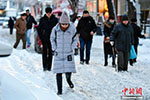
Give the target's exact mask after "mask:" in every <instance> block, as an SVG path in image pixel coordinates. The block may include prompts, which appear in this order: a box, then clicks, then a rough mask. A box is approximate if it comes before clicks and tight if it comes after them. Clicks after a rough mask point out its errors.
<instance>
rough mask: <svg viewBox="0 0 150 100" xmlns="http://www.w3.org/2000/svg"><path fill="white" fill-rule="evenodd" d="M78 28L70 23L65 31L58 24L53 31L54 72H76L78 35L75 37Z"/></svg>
mask: <svg viewBox="0 0 150 100" xmlns="http://www.w3.org/2000/svg"><path fill="white" fill-rule="evenodd" d="M75 33H76V28H75V26H74V24H73V23H70V26H69V28H68V29H67V30H66V31H65V32H64V31H62V29H61V28H60V25H59V24H57V25H56V26H55V27H54V28H53V30H52V33H51V44H52V49H53V51H55V54H54V67H53V71H54V73H66V72H76V70H75V62H74V53H73V51H74V49H75V48H76V45H77V36H75V37H74V35H75Z"/></svg>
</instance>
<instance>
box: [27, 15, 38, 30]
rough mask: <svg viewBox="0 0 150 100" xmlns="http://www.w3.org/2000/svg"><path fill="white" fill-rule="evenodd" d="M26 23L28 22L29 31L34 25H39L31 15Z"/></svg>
mask: <svg viewBox="0 0 150 100" xmlns="http://www.w3.org/2000/svg"><path fill="white" fill-rule="evenodd" d="M26 21H27V29H31V28H32V24H33V23H34V24H35V25H36V24H37V22H36V21H35V19H34V18H33V16H31V15H29V16H27V18H26Z"/></svg>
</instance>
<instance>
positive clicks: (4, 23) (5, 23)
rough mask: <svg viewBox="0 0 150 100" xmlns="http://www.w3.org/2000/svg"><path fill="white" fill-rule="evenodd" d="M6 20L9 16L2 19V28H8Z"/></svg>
mask: <svg viewBox="0 0 150 100" xmlns="http://www.w3.org/2000/svg"><path fill="white" fill-rule="evenodd" d="M8 21H9V17H5V18H4V21H3V24H2V27H3V28H8Z"/></svg>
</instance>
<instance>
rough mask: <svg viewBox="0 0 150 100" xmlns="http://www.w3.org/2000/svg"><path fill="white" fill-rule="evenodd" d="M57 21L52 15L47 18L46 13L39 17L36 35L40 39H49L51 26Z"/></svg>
mask: <svg viewBox="0 0 150 100" xmlns="http://www.w3.org/2000/svg"><path fill="white" fill-rule="evenodd" d="M57 23H58V19H57V18H56V17H55V16H54V15H52V16H51V17H50V18H48V17H47V16H46V15H44V17H42V18H41V19H40V23H39V26H38V35H39V37H40V39H41V40H42V41H44V42H46V41H50V34H51V31H52V28H53V27H54V26H55V25H56V24H57Z"/></svg>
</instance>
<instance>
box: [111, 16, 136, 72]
mask: <svg viewBox="0 0 150 100" xmlns="http://www.w3.org/2000/svg"><path fill="white" fill-rule="evenodd" d="M111 40H114V42H115V43H114V44H115V48H116V50H117V53H118V67H117V68H118V69H117V70H118V71H127V70H128V61H129V54H130V48H131V44H133V42H134V39H133V28H132V26H131V25H130V24H129V21H128V16H127V15H123V16H122V20H121V23H119V24H118V25H116V26H115V27H114V29H113V31H112V39H111Z"/></svg>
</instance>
